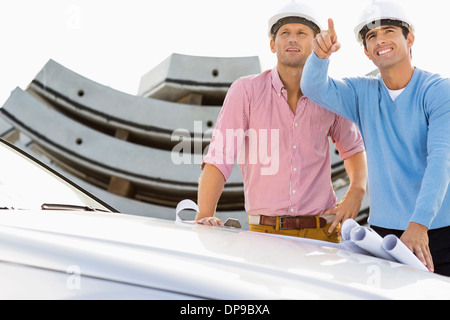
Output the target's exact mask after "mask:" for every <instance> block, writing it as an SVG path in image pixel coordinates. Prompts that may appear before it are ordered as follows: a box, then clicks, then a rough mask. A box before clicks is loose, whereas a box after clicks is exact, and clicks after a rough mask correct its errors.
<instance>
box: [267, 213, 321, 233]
mask: <svg viewBox="0 0 450 320" xmlns="http://www.w3.org/2000/svg"><path fill="white" fill-rule="evenodd" d="M277 218H278V217H270V216H263V215H261V216H260V221H259V224H260V225H265V226H270V227H276V225H277ZM317 218H319V227H320V228H323V227H325V225H326V224H327V221H326V220H325V219H324V218H322V217H317V216H298V217H292V216H282V217H280V229H282V230H285V229H306V228H317Z"/></svg>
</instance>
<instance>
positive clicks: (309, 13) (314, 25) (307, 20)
mask: <svg viewBox="0 0 450 320" xmlns="http://www.w3.org/2000/svg"><path fill="white" fill-rule="evenodd" d="M290 17H293V18H294V19H290V20H289V19H288V20H286V21H285V22H283V21H280V20H281V19H283V18H290ZM315 17H317V15H316V13H315V12H314V11H313V9H312V8H310V7H309V6H308V5H306V4H304V3H299V2H295V1H292V2H290V3H289V4H287V5H285V6H284V7H283V8H281V10H279V11H278V12H277V13H276V14H275V15H274V16H272V17H271V18H270V19H269V22H268V27H269V32H268V33H269V37H272V29H273V28H274V26H275V24H277V23H278V24H279V25H278V26H275V32H274V33H276V31H278V29H279V28H280V27H281V26H282V25H283V24H286V23H293V22H298V23H303V24H305V25H307V26H309V27H310V28H311V29H313V30H315V31H317V32H320V30H321V27H320V23H319V22H318V21H317V19H316V18H315Z"/></svg>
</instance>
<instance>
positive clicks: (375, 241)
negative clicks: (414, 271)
mask: <svg viewBox="0 0 450 320" xmlns="http://www.w3.org/2000/svg"><path fill="white" fill-rule="evenodd" d="M350 238H351V241H353V242H354V243H355V244H357V245H358V246H360V247H361V248H363V249H364V250H367V251H369V252H370V253H371V254H373V255H374V256H377V257H380V258H383V259H386V260H390V261H396V260H395V259H394V258H393V257H392V256H391V255H390V254H389V253H387V252H386V251H385V250H384V249H383V238H382V237H381V236H380V235H379V234H378V233H376V232H375V231H374V230H372V229H370V228H366V227H361V226H359V227H356V228H353V229H352V231H351V232H350Z"/></svg>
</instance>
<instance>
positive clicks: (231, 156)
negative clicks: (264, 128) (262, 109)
mask: <svg viewBox="0 0 450 320" xmlns="http://www.w3.org/2000/svg"><path fill="white" fill-rule="evenodd" d="M248 111H249V101H248V96H247V93H246V90H245V85H244V82H243V80H242V79H238V80H237V81H236V82H235V83H233V84H232V85H231V87H230V89H229V90H228V92H227V95H226V97H225V100H224V103H223V106H222V109H221V111H220V113H219V116H218V117H217V122H216V126H215V128H214V132H213V136H212V138H211V143H210V145H209V147H208V153H207V155H206V156H205V157H204V159H203V162H202V166H201V168H202V169H203V167H204V165H205V164H207V163H209V164H212V165H214V166H215V167H217V168H218V169H219V170H220V171H221V172H222V174H223V176H224V177H225V180H228V178H229V177H230V175H231V171H232V170H233V167H234V164H235V162H236V158H237V155H238V153H239V151H240V150H241V147H242V143H243V141H244V137H245V133H246V131H247V130H248Z"/></svg>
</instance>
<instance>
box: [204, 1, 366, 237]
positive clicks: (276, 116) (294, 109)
mask: <svg viewBox="0 0 450 320" xmlns="http://www.w3.org/2000/svg"><path fill="white" fill-rule="evenodd" d="M310 11H311V9H310V8H308V7H306V6H305V5H300V4H298V3H294V2H293V3H290V4H289V5H288V6H286V7H284V8H283V9H282V10H281V12H279V13H278V14H276V15H275V16H273V17H272V18H271V19H270V20H269V36H270V48H271V51H272V52H273V53H276V54H277V60H278V62H277V66H276V67H275V68H274V69H273V70H268V71H265V72H263V73H262V74H259V75H255V76H248V77H244V78H241V79H238V80H237V81H236V82H235V83H233V85H232V86H231V87H230V89H229V91H228V93H227V97H226V98H225V101H224V104H223V107H222V109H221V112H220V114H219V117H218V119H217V123H216V127H215V130H214V134H213V138H212V140H211V144H210V146H209V150H208V154H207V155H206V157H205V158H204V159H203V164H202V170H203V171H202V175H201V177H200V182H199V190H198V206H199V212H197V216H196V222H197V223H199V224H204V225H212V226H215V225H218V224H219V225H222V224H223V222H222V221H221V220H220V219H218V218H217V217H215V216H214V214H215V209H216V206H217V203H218V201H219V198H220V195H221V193H222V191H223V188H224V185H225V183H226V181H227V179H228V178H229V176H230V174H231V171H232V169H233V167H234V164H235V161H236V160H237V163H238V164H239V166H240V168H241V171H242V178H243V182H244V196H245V210H246V212H247V213H248V214H249V226H250V230H251V231H256V232H265V233H275V234H283V235H290V236H298V237H306V238H313V239H318V240H326V241H332V242H339V241H340V237H339V233H338V231H339V223H340V222H343V221H345V220H346V219H348V218H355V217H356V215H357V214H358V212H359V210H360V208H361V204H362V200H363V197H364V194H365V188H366V182H367V169H366V159H365V152H364V147H363V142H362V139H361V136H360V134H359V132H358V131H357V129H356V126H355V125H354V124H353V123H351V122H349V121H348V120H345V119H343V118H341V117H339V116H337V115H335V114H334V113H331V112H329V111H326V110H325V109H323V108H321V107H319V106H318V105H316V104H315V103H313V102H312V101H310V100H309V99H308V98H307V97H305V96H303V94H302V92H301V89H300V80H301V76H302V71H303V66H304V64H305V62H306V59H307V58H308V56H309V55H310V54H311V52H312V42H313V39H314V37H315V35H316V34H317V33H318V32H320V27H319V24H318V23H317V22H316V20H315V19H314V18H313V17H314V15H313V14H311V12H310ZM328 136H330V137H331V139H332V140H333V142H334V143H335V146H336V149H337V150H338V151H339V153H340V156H341V158H342V159H343V160H344V165H345V168H346V170H347V173H348V176H349V178H350V187H349V190H348V192H347V194H346V195H345V196H344V198H343V199H342V201H341V202H340V203H339V204H337V199H336V196H335V194H334V191H333V187H332V183H331V160H330V152H329V140H328Z"/></svg>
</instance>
